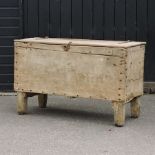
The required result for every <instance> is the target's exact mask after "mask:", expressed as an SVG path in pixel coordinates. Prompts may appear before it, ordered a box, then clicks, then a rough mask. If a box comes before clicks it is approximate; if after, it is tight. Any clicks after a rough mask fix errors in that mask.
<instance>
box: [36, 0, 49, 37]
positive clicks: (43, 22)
mask: <svg viewBox="0 0 155 155" xmlns="http://www.w3.org/2000/svg"><path fill="white" fill-rule="evenodd" d="M49 5H50V0H44V1H43V0H39V5H38V6H39V8H38V9H39V23H38V24H39V36H41V37H46V36H49Z"/></svg>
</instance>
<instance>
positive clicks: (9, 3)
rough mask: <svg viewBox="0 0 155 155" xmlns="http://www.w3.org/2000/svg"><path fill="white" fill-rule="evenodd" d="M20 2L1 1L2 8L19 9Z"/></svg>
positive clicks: (14, 0) (15, 0)
mask: <svg viewBox="0 0 155 155" xmlns="http://www.w3.org/2000/svg"><path fill="white" fill-rule="evenodd" d="M18 1H19V0H11V1H10V0H5V1H0V7H17V6H18V4H19V3H18Z"/></svg>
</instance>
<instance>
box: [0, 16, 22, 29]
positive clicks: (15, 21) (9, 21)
mask: <svg viewBox="0 0 155 155" xmlns="http://www.w3.org/2000/svg"><path fill="white" fill-rule="evenodd" d="M14 26H20V18H0V27H14Z"/></svg>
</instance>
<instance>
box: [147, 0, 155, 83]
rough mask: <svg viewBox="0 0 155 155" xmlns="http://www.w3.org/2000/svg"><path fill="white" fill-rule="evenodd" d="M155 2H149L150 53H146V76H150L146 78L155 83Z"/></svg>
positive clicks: (150, 0) (148, 47)
mask: <svg viewBox="0 0 155 155" xmlns="http://www.w3.org/2000/svg"><path fill="white" fill-rule="evenodd" d="M154 6H155V1H153V0H149V1H148V40H147V41H148V43H147V44H148V46H147V50H148V51H149V52H147V53H146V65H147V70H146V74H147V75H148V76H147V77H146V81H154V79H155V69H154V66H155V61H154V58H155V52H154V49H155V44H154V41H155V20H154V16H153V15H154V14H155V9H154Z"/></svg>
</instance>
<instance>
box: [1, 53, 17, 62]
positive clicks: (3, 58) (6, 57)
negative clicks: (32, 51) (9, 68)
mask: <svg viewBox="0 0 155 155" xmlns="http://www.w3.org/2000/svg"><path fill="white" fill-rule="evenodd" d="M13 62H14V57H13V55H0V64H13Z"/></svg>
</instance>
